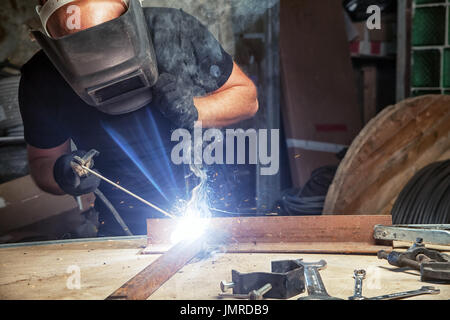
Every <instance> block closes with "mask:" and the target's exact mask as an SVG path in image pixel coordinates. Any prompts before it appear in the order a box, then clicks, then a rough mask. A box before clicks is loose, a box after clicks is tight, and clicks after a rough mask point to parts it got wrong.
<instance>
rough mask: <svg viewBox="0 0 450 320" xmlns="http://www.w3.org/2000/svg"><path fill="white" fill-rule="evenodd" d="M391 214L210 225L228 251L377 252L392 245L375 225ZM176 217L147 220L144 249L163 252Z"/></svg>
mask: <svg viewBox="0 0 450 320" xmlns="http://www.w3.org/2000/svg"><path fill="white" fill-rule="evenodd" d="M391 219H392V218H391V216H305V217H250V218H249V217H240V218H236V217H235V218H213V219H211V221H210V223H209V226H210V228H211V229H214V230H220V231H221V233H222V235H224V236H225V237H226V238H227V239H229V241H227V244H226V248H225V249H226V251H227V252H255V253H270V252H284V253H288V252H291V253H292V252H321V253H324V252H327V253H358V254H359V253H376V252H378V251H379V250H381V247H380V246H379V245H382V248H383V249H384V250H390V249H391V247H390V246H391V243H382V244H381V243H377V242H376V241H375V239H374V238H373V230H374V227H375V225H379V224H384V225H389V224H391V223H392V220H391ZM176 226H177V221H176V220H169V219H150V220H147V236H148V248H147V249H146V250H145V252H144V253H154V252H164V251H166V250H167V244H169V245H170V235H171V234H172V232H173V231H174V230H175V228H176Z"/></svg>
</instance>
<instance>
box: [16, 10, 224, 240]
mask: <svg viewBox="0 0 450 320" xmlns="http://www.w3.org/2000/svg"><path fill="white" fill-rule="evenodd" d="M144 14H145V18H146V21H147V24H148V28H149V31H150V35H151V37H152V40H153V45H154V48H155V53H156V57H157V61H158V69H159V72H160V74H161V73H166V72H167V73H170V74H173V75H175V76H177V77H182V78H183V80H184V83H186V85H192V86H193V87H194V86H195V87H200V88H202V89H203V92H202V93H204V94H207V93H211V92H214V91H216V90H217V89H219V88H220V87H222V86H223V85H224V84H225V82H226V81H227V80H228V78H229V77H230V75H231V72H232V69H233V60H232V58H231V56H230V55H229V54H227V53H226V52H225V51H224V50H223V48H222V47H221V45H220V44H219V42H218V41H217V40H216V39H215V38H214V36H213V35H212V34H211V33H210V32H209V31H208V30H207V29H206V28H205V27H204V26H203V25H202V24H201V23H200V22H199V21H198V20H197V19H195V18H194V17H192V16H190V15H188V14H186V13H184V12H183V11H181V10H176V9H169V8H144ZM19 102H20V109H21V113H22V118H23V122H24V129H25V140H26V142H27V143H28V144H30V145H31V146H34V147H37V148H41V149H49V148H54V147H57V146H59V145H61V144H63V143H64V142H65V141H67V140H68V139H72V140H73V141H74V143H75V144H76V146H77V148H78V149H79V150H85V151H88V150H91V149H96V150H98V151H100V156H99V157H97V158H96V159H95V168H96V169H98V170H99V171H100V172H101V173H102V174H103V175H104V176H106V177H108V178H110V179H111V180H113V181H115V182H118V183H119V184H120V185H122V186H123V187H125V188H128V189H129V190H130V191H132V192H135V193H136V194H138V195H139V196H141V197H143V198H144V199H147V200H149V201H153V202H155V203H156V204H158V205H159V206H161V207H162V208H164V209H166V210H171V209H172V208H173V206H174V205H175V203H176V201H177V198H178V197H183V196H185V194H183V191H185V181H184V174H185V168H183V166H175V165H173V164H172V161H171V160H170V153H171V150H172V148H173V146H174V144H175V142H171V134H172V129H174V128H173V127H172V124H171V123H170V122H169V121H168V120H167V119H166V118H164V117H163V116H162V114H161V113H160V112H159V111H158V108H157V106H155V105H153V104H152V103H151V104H149V105H148V106H146V107H144V108H142V109H140V110H138V111H135V112H132V113H129V114H124V115H119V116H112V115H108V114H104V113H102V112H100V111H98V110H97V109H95V108H94V107H92V106H89V105H87V104H86V103H84V102H83V100H82V99H81V98H79V97H78V95H77V94H76V93H75V92H74V91H73V90H72V89H71V87H70V86H69V85H68V84H67V83H66V81H65V80H64V79H63V78H62V76H61V75H60V74H59V72H58V71H57V70H56V69H55V67H54V66H53V64H52V63H51V62H50V60H49V59H48V58H47V56H46V55H45V53H44V52H42V51H40V52H38V53H37V54H36V55H35V56H34V57H33V58H32V59H31V60H30V61H29V62H28V63H27V64H25V65H24V67H23V68H22V79H21V84H20V91H19ZM100 190H101V191H102V192H103V193H104V194H105V195H106V196H107V197H108V199H109V200H110V201H111V202H112V203H113V205H114V206H115V207H116V208H117V210H118V211H119V212H120V213H121V214H122V216H123V218H124V220H125V222H127V223H128V224H129V226H130V228H131V229H132V231H134V232H135V233H143V232H145V218H146V217H154V216H160V215H158V214H157V212H155V211H154V210H152V209H151V208H148V207H143V206H142V205H141V204H140V203H139V202H137V201H135V200H134V199H133V198H131V197H130V196H128V195H126V194H125V193H123V192H122V191H120V190H118V189H116V188H114V187H112V186H111V185H109V184H106V183H103V182H102V184H101V186H100ZM96 206H97V207H100V204H96ZM99 211H100V215H101V220H102V221H103V223H107V224H108V223H112V224H114V222H111V219H110V216H111V214H110V213H108V212H104V210H102V209H100V210H99ZM116 227H117V226H116ZM133 229H134V230H133Z"/></svg>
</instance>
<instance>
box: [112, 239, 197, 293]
mask: <svg viewBox="0 0 450 320" xmlns="http://www.w3.org/2000/svg"><path fill="white" fill-rule="evenodd" d="M204 241H205V240H204V238H200V239H197V240H194V241H189V242H181V243H179V244H178V245H176V246H174V247H172V248H171V249H170V250H169V251H167V253H165V254H164V255H162V256H161V257H159V258H158V259H157V260H156V261H154V262H153V263H152V264H150V265H149V266H148V267H146V268H145V269H144V270H142V271H141V272H140V273H139V274H137V275H136V276H135V277H134V278H132V279H131V280H129V281H128V282H127V283H125V284H124V285H123V286H122V287H120V288H119V289H118V290H116V291H115V292H114V293H113V294H111V295H110V296H109V297H108V298H106V300H146V299H148V298H149V297H150V296H151V295H152V294H153V293H154V292H155V291H156V290H158V289H159V288H160V287H161V286H162V285H163V284H164V283H165V282H166V281H167V280H169V279H170V278H171V277H172V276H173V275H174V274H175V273H177V272H178V271H179V270H180V269H181V268H183V266H184V265H186V264H187V263H189V261H191V260H192V259H193V258H194V257H195V256H196V255H197V254H198V253H199V252H200V251H201V250H202V249H203V246H204Z"/></svg>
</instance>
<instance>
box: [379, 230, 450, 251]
mask: <svg viewBox="0 0 450 320" xmlns="http://www.w3.org/2000/svg"><path fill="white" fill-rule="evenodd" d="M374 238H375V239H378V240H391V241H394V240H395V241H410V242H414V241H416V239H417V238H422V239H423V242H424V243H429V244H437V245H446V246H448V245H450V225H434V226H433V225H428V226H424V225H394V226H384V225H376V226H375V228H374Z"/></svg>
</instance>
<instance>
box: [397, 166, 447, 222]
mask: <svg viewBox="0 0 450 320" xmlns="http://www.w3.org/2000/svg"><path fill="white" fill-rule="evenodd" d="M391 213H392V221H393V223H394V224H448V223H450V160H447V161H443V162H436V163H433V164H430V165H429V166H426V167H425V168H423V169H421V170H420V171H419V172H418V173H417V174H416V175H415V176H414V177H413V178H412V179H411V180H410V181H409V182H408V183H407V185H406V186H405V188H404V189H403V190H402V192H401V193H400V194H399V196H398V198H397V200H396V202H395V204H394V207H393V208H392V211H391Z"/></svg>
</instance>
